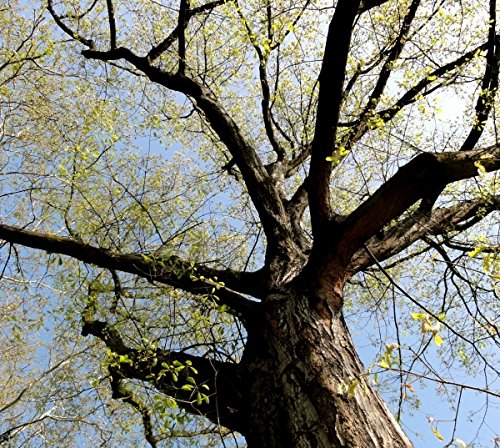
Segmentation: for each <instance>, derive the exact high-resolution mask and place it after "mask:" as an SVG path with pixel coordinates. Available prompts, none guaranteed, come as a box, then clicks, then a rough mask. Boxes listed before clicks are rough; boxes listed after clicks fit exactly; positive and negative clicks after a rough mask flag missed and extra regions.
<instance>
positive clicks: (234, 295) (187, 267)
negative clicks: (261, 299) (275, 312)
mask: <svg viewBox="0 0 500 448" xmlns="http://www.w3.org/2000/svg"><path fill="white" fill-rule="evenodd" d="M0 239H3V240H5V241H8V242H9V243H12V244H21V245H23V246H27V247H31V248H34V249H41V250H44V251H47V252H52V253H57V254H61V255H68V256H70V257H72V258H75V259H77V260H80V261H83V262H84V263H90V264H94V265H96V266H99V267H102V268H106V269H110V270H116V271H122V272H128V273H130V274H135V275H137V276H139V277H142V278H146V279H148V280H149V281H152V282H158V283H163V284H166V285H170V286H173V287H174V288H179V289H182V290H184V291H187V292H190V293H192V294H196V295H212V294H214V295H216V296H217V297H218V298H219V300H220V304H221V305H222V304H225V305H227V306H228V307H229V308H230V310H233V311H234V312H236V314H238V315H239V316H241V317H242V319H243V320H245V319H246V318H251V317H252V315H253V313H254V312H255V309H256V306H257V304H256V303H255V302H252V301H251V300H249V299H247V298H246V297H244V296H242V295H241V294H239V293H238V292H236V291H234V290H233V289H231V288H238V289H239V290H240V289H241V290H242V291H243V292H244V293H247V294H252V293H255V295H258V294H257V293H258V292H259V291H258V288H259V286H258V284H259V281H258V280H257V279H256V274H252V273H240V272H236V271H231V270H218V269H212V268H209V267H207V266H204V265H202V264H199V263H191V262H188V261H183V260H181V259H179V258H177V257H175V256H170V257H153V256H146V255H142V254H120V253H117V252H112V251H110V250H107V249H101V248H98V247H95V246H90V245H89V244H85V243H81V242H79V241H75V240H73V239H70V238H63V237H59V236H53V235H48V234H43V233H38V232H32V231H29V230H24V229H20V228H18V227H12V226H8V225H3V224H0ZM221 282H223V283H224V285H225V286H222V284H221ZM214 288H216V291H215V292H213V293H212V290H213V289H214Z"/></svg>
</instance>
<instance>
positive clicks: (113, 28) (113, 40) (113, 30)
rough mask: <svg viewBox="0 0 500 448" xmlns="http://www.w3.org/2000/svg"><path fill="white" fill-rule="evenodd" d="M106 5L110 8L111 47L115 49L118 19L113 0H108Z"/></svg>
mask: <svg viewBox="0 0 500 448" xmlns="http://www.w3.org/2000/svg"><path fill="white" fill-rule="evenodd" d="M106 5H107V8H108V22H109V39H110V48H111V49H112V50H114V49H115V48H116V21H115V8H114V5H113V0H106Z"/></svg>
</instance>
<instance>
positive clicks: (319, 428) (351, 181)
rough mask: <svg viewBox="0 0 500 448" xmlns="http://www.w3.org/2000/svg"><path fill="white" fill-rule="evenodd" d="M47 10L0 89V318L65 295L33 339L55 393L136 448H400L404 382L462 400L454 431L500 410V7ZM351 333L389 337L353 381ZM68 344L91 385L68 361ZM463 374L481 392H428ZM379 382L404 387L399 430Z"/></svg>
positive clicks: (354, 0)
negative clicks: (478, 409)
mask: <svg viewBox="0 0 500 448" xmlns="http://www.w3.org/2000/svg"><path fill="white" fill-rule="evenodd" d="M6 5H7V4H6ZM7 6H10V7H12V5H7ZM5 7H6V6H5ZM16 7H17V8H21V9H22V5H17V6H16ZM47 11H48V13H49V15H50V17H51V22H50V26H49V27H48V28H44V31H43V33H41V34H40V35H39V34H37V33H35V32H34V31H33V30H35V29H37V27H38V23H39V21H36V20H35V21H34V22H33V26H32V27H31V34H29V32H28V31H23V33H25V34H24V36H23V35H22V33H21V39H20V42H21V43H20V44H17V49H16V50H15V51H10V52H9V51H5V52H4V60H5V62H4V63H3V65H2V66H1V68H2V73H3V74H5V78H4V79H5V81H4V83H3V85H5V86H6V87H5V92H6V93H7V92H8V93H9V95H11V96H9V102H8V103H6V104H7V106H5V107H6V108H8V109H9V110H11V111H17V110H19V113H17V112H16V113H14V112H13V113H12V114H10V115H4V117H5V119H4V129H5V132H4V134H3V135H2V146H3V148H5V154H6V156H5V157H4V160H2V163H3V165H4V167H6V169H5V172H6V173H7V174H6V175H7V176H8V182H9V183H5V184H4V189H5V193H3V196H4V197H5V198H6V202H5V203H4V204H3V205H2V208H3V211H2V213H3V216H4V217H3V218H2V221H3V223H2V224H1V225H0V238H1V239H2V240H3V241H4V245H3V255H2V261H3V262H4V269H3V278H4V283H5V284H6V286H5V288H6V291H9V292H8V294H6V297H7V298H8V299H7V305H6V306H9V307H11V308H15V307H16V303H17V302H16V301H15V297H16V289H13V287H12V285H13V284H15V283H13V282H15V281H17V284H18V285H22V286H17V288H19V290H20V291H25V292H24V295H25V296H29V294H30V293H31V292H32V290H33V287H35V290H36V291H37V292H39V291H40V290H42V289H44V288H45V287H47V289H50V290H51V291H54V290H56V291H57V293H54V292H49V293H48V296H49V297H51V298H50V300H48V302H46V303H49V304H50V308H51V309H54V310H55V311H54V314H55V315H57V316H59V317H58V319H59V320H56V322H59V323H60V324H58V325H61V327H57V328H56V329H54V328H48V330H49V331H56V332H57V331H59V332H60V333H59V334H61V335H62V334H64V336H65V338H66V339H64V340H65V341H67V340H68V339H67V338H68V335H69V337H70V338H72V339H70V340H73V341H75V342H74V346H73V347H72V348H70V347H66V346H65V345H64V344H53V345H51V346H50V348H51V350H54V349H55V348H61V350H62V353H64V356H65V358H64V360H62V361H59V363H61V365H62V364H65V365H67V364H69V365H70V366H71V370H67V371H65V372H66V373H65V376H64V375H62V376H64V378H65V379H64V380H61V383H62V384H64V385H65V384H66V382H67V381H68V380H69V379H71V378H72V377H73V376H74V375H83V377H84V378H86V379H90V378H93V380H94V382H93V384H92V385H93V386H94V387H95V388H96V390H101V391H104V389H107V388H108V387H109V390H110V391H111V393H112V396H113V398H116V399H119V400H121V401H123V402H124V403H126V404H127V405H129V406H130V407H131V408H132V409H134V410H135V411H136V415H139V416H140V420H141V422H142V425H143V429H144V437H145V439H146V440H147V441H148V443H149V444H150V445H151V446H157V445H159V444H160V443H161V442H162V440H165V438H166V437H168V436H176V435H177V436H183V435H185V434H186V433H187V432H189V431H191V433H192V434H210V433H211V432H213V431H215V432H216V433H218V434H220V435H221V436H222V435H224V434H226V433H227V432H228V431H236V432H238V433H240V434H242V435H243V436H244V438H245V439H246V442H247V444H248V446H250V447H253V446H258V447H261V446H262V447H264V446H265V447H282V446H297V447H302V446H304V447H305V446H320V447H341V446H356V447H373V446H384V447H409V446H412V444H411V442H410V440H409V439H408V437H407V436H406V435H405V433H404V432H403V430H402V429H401V427H400V425H399V423H398V420H399V418H401V416H402V410H403V408H404V406H405V405H406V403H409V402H410V403H411V390H412V389H413V388H414V386H413V384H414V383H415V381H417V380H425V379H429V380H431V381H436V382H438V383H439V384H440V385H441V387H443V388H444V389H446V388H447V387H450V388H451V389H453V390H456V391H457V392H456V393H457V396H458V397H459V398H458V403H457V406H458V407H460V397H461V395H462V392H463V391H464V390H468V389H472V390H480V391H482V392H483V393H484V394H486V396H487V397H488V400H493V399H494V398H498V396H499V394H498V393H495V392H494V391H492V390H491V388H490V386H489V385H490V382H491V381H493V378H494V376H495V375H497V374H498V370H497V369H496V367H495V364H494V360H493V357H494V355H495V351H494V350H495V347H497V346H498V336H499V334H498V321H497V320H496V319H497V317H495V313H497V312H498V296H497V289H498V287H497V286H495V282H496V281H498V279H499V277H498V275H499V274H498V265H499V264H498V240H497V239H495V233H497V232H498V225H497V224H495V221H494V220H493V219H492V213H493V212H495V211H497V210H498V209H499V206H500V197H499V196H498V194H497V190H498V175H497V171H498V170H499V169H500V146H499V144H498V134H497V120H498V116H497V114H498V112H497V109H496V103H495V101H496V92H497V89H498V72H499V68H500V67H499V61H500V40H499V39H500V36H499V35H498V34H497V31H496V27H497V23H496V2H495V1H494V0H490V1H489V2H488V3H487V4H485V3H484V2H478V1H476V0H468V1H466V0H463V1H461V2H458V3H457V2H451V1H446V0H442V1H440V2H437V1H431V0H411V1H410V0H408V1H404V0H402V1H397V2H396V1H393V0H364V1H361V0H338V1H337V2H336V3H334V5H333V6H332V5H330V4H327V3H325V4H323V3H322V2H312V1H310V0H305V1H302V2H299V3H296V2H291V3H289V2H281V1H280V2H271V1H268V0H267V1H262V2H242V1H241V2H239V1H229V0H215V1H209V2H206V3H198V2H190V1H188V0H181V1H180V3H179V4H175V5H171V4H167V3H163V2H149V1H146V0H144V1H134V2H127V1H123V2H113V1H112V0H107V1H106V2H104V1H103V2H100V1H93V2H72V1H70V2H60V3H59V2H54V1H52V0H49V1H48V5H47ZM19 14H21V13H19ZM40 14H42V13H40ZM21 16H22V14H21ZM35 17H36V16H35ZM40 17H41V16H40ZM10 23H16V20H14V19H13V20H12V22H10ZM40 23H41V21H40ZM44 26H46V24H44ZM27 29H28V30H29V29H30V28H29V27H28V28H27ZM431 30H432V33H431V34H430V35H429V33H430V32H431ZM26 33H28V34H26ZM68 37H69V40H68ZM38 41H39V42H43V45H42V46H44V47H45V49H44V50H43V51H42V52H41V53H40V54H38V53H37V56H36V57H32V56H30V53H29V52H21V50H22V49H23V47H24V46H26V45H27V43H29V42H38ZM14 45H16V44H14ZM30 49H31V47H30ZM79 52H81V56H80V55H79ZM21 53H22V54H21ZM39 59H40V60H39ZM24 66H25V67H26V71H25V72H23V75H22V76H21V75H20V72H19V71H18V68H20V67H24ZM10 70H13V71H10ZM37 73H38V74H39V76H38V78H36V79H37V84H36V85H33V84H32V82H31V81H32V79H35V78H33V77H34V76H36V74H37ZM2 76H3V75H2ZM9 86H13V87H15V88H16V89H15V90H14V89H12V90H11V89H9ZM20 87H22V91H21V90H20ZM439 94H441V95H445V96H446V97H447V98H448V101H453V103H454V104H456V105H457V108H458V107H459V106H458V104H463V106H460V107H463V110H460V111H459V114H457V118H458V119H459V121H458V123H456V124H454V122H453V120H454V117H452V111H450V110H447V111H445V114H444V117H443V118H440V117H439V97H438V95H439ZM461 97H463V100H462V98H461ZM19 98H21V99H22V101H21V100H19ZM450 98H451V100H450ZM460 101H462V102H461V103H459V102H460ZM14 104H16V105H17V104H19V105H20V106H19V109H16V108H14V107H13V105H14ZM2 107H4V106H2ZM41 111H42V112H43V113H41ZM148 145H149V148H148V149H146V146H148ZM159 145H162V146H166V147H169V148H170V151H169V152H161V153H159V152H160V150H159V149H158V146H159ZM137 147H140V148H142V149H136V148H137ZM173 150H178V154H177V155H173V152H174V151H173ZM165 154H166V155H165ZM6 179H7V178H6ZM28 248H30V249H36V250H37V251H35V252H32V251H30V250H28ZM33 254H36V255H33ZM405 272H411V273H412V276H418V274H419V273H420V274H421V275H423V277H421V278H420V279H419V280H416V279H415V278H408V277H407V276H406V275H405ZM427 275H429V277H427ZM16 279H17V280H16ZM41 279H43V285H44V286H43V287H42V286H41V285H42V280H41ZM429 287H430V288H433V289H432V290H431V289H428V288H429ZM19 294H21V296H22V297H24V295H23V293H22V292H19ZM40 294H41V295H42V296H43V294H42V293H41V292H40ZM370 295H371V297H370ZM373 297H375V299H374V298H373ZM26 300H28V299H26ZM30 300H31V299H30ZM39 303H41V302H39ZM47 306H49V305H47ZM9 309H10V308H9ZM367 310H368V311H370V310H375V311H374V312H375V313H381V314H382V315H384V314H386V313H388V312H390V314H391V324H390V325H391V326H392V330H390V331H389V333H388V334H387V336H386V337H384V336H382V337H381V342H382V344H384V345H383V347H384V348H383V349H382V350H381V352H380V355H379V357H378V359H377V362H376V363H374V364H373V365H372V366H370V368H369V369H368V371H367V370H365V368H364V367H363V365H362V363H361V360H360V358H359V355H358V354H357V352H356V349H355V346H354V344H353V341H352V339H351V336H350V334H349V331H348V329H347V325H346V322H345V319H344V314H345V313H346V311H347V312H350V313H353V314H354V315H356V313H359V314H357V315H358V316H359V315H360V313H362V312H366V311H367ZM43 311H44V308H42V312H41V314H39V315H38V317H37V319H38V320H36V322H38V323H40V325H42V323H43V322H44V318H45V317H44V315H43ZM8 313H10V311H6V313H5V316H7V315H8ZM32 313H35V311H34V310H33V309H29V308H28V311H26V312H25V314H24V315H21V316H19V317H18V318H16V319H20V320H21V321H22V322H23V319H24V321H26V320H29V319H31V321H33V322H34V321H35V320H33V319H34V318H33V315H32ZM496 315H498V313H497V314H496ZM0 317H2V318H3V314H2V315H0ZM79 319H81V322H80V321H79ZM63 322H66V323H64V324H63ZM8 325H11V323H8ZM371 325H372V327H374V326H375V325H377V323H376V322H373V321H372V323H371ZM352 326H354V327H355V321H354V320H353V323H352ZM9 328H10V327H9ZM12 328H15V325H14V326H13V327H12ZM80 330H81V334H82V336H84V337H85V339H84V341H86V342H83V341H82V339H81V338H78V336H77V332H78V331H80ZM10 331H14V330H13V329H11V330H10ZM17 331H18V333H19V330H17ZM61 331H64V333H62V332H61ZM405 332H409V334H410V335H411V336H406V335H405ZM12 334H13V333H10V335H12ZM89 336H92V338H89ZM61 340H63V339H59V341H61ZM18 341H19V343H21V342H22V338H20V339H18ZM89 341H91V342H89ZM95 341H98V342H99V344H95ZM85 343H86V344H91V345H87V346H86V347H87V348H86V349H85V350H81V351H82V352H83V356H87V357H86V358H85V357H80V358H78V359H80V360H83V359H86V360H88V362H89V363H92V362H94V363H93V364H90V365H91V366H92V367H88V368H87V367H86V366H85V365H84V364H81V365H77V364H78V363H76V362H75V363H73V362H72V361H71V360H72V359H73V357H76V356H77V355H76V352H75V349H74V347H79V349H81V347H83V346H85V345H84V344H85ZM66 344H68V342H66ZM81 344H83V345H81ZM68 345H69V346H72V343H69V344H68ZM434 347H440V349H439V350H438V352H437V353H436V354H434V355H432V356H431V355H428V353H430V352H431V350H433V348H434ZM99 353H100V354H101V355H99ZM80 355H81V353H80V352H78V356H80ZM16 356H19V357H22V356H27V355H23V354H22V353H20V354H17V355H16ZM428 356H430V357H431V359H430V360H429V359H428ZM16 359H17V358H16ZM80 362H82V361H80ZM460 364H461V365H462V367H463V366H465V367H466V368H468V369H471V372H472V373H473V370H472V367H473V366H474V365H475V366H476V367H478V368H481V369H482V370H483V372H484V375H485V378H486V379H485V385H483V386H478V385H475V384H472V383H471V384H467V383H463V382H459V381H455V380H453V378H452V377H451V376H450V377H447V376H446V375H444V374H442V371H441V370H440V369H444V368H450V369H451V368H452V367H453V368H455V369H460V368H461V367H460ZM59 367H60V364H56V367H54V366H47V368H46V370H45V371H44V372H42V373H40V374H39V378H45V376H47V375H49V374H51V373H52V372H53V371H54V370H57V368H59ZM381 370H385V371H386V372H387V376H386V377H387V378H396V381H397V383H399V385H398V386H397V388H396V391H395V394H396V397H397V401H398V405H397V406H396V409H397V411H396V412H397V417H398V418H395V417H394V416H393V415H392V414H391V412H390V411H389V410H388V408H387V406H386V405H385V404H384V402H383V401H382V400H381V399H380V398H379V396H378V395H377V388H378V389H380V391H382V392H383V391H384V389H383V384H378V383H379V381H378V379H377V376H378V374H380V375H383V373H382V372H378V371H381ZM28 372H30V373H32V372H31V370H30V369H28ZM377 372H378V373H377ZM391 373H392V374H393V375H394V376H392V377H391ZM56 380H57V379H56ZM36 383H37V384H38V382H36ZM33 384H35V383H34V382H33V381H31V382H29V387H30V388H32V387H33ZM108 384H109V386H108ZM27 387H28V386H27ZM37 387H38V386H37ZM64 387H66V386H64ZM71 387H74V388H75V389H74V390H77V391H81V388H80V389H79V387H80V386H75V385H73V386H71ZM71 387H68V391H67V392H65V394H66V395H65V397H67V398H65V400H66V399H67V400H70V398H69V397H71V393H70V390H71ZM25 389H26V388H25ZM25 389H23V390H25ZM62 389H64V388H62ZM37 392H38V393H40V391H37ZM19 393H20V392H19ZM33 393H34V392H33ZM102 393H105V392H102ZM22 394H24V392H22V393H21V395H22ZM79 394H81V392H78V393H76V392H75V393H74V394H73V395H79ZM49 395H50V394H49V392H47V394H46V395H45V399H46V400H48V398H47V397H48V396H49ZM17 396H19V394H18V395H17ZM94 398H96V397H91V398H90V399H86V401H85V403H86V404H87V405H88V404H89V403H90V405H91V404H92V400H93V399H94ZM96 399H97V398H96ZM98 399H99V400H101V398H100V397H99V398H98ZM18 401H19V400H16V399H14V400H10V401H8V402H7V403H6V404H5V405H3V407H0V412H4V411H9V412H10V410H12V409H13V407H14V405H16V404H17V402H18ZM35 401H36V400H35ZM104 401H105V400H104ZM70 402H71V401H68V403H70ZM71 403H72V402H71ZM0 404H1V403H0ZM73 406H74V405H73ZM61 407H63V406H61ZM99 408H100V407H99V406H98V407H97V408H95V409H99ZM71 409H72V412H76V411H75V410H74V408H71ZM120 409H122V408H120ZM12 412H13V413H12V414H9V415H8V419H7V420H6V421H8V422H14V421H16V419H17V418H19V414H16V412H14V411H12ZM96 412H97V411H96ZM118 413H119V412H118ZM41 415H44V418H43V419H40V418H33V419H32V420H31V422H30V423H9V424H10V425H11V426H10V427H9V428H7V429H6V430H4V432H3V434H2V436H3V440H4V441H8V440H13V438H14V437H17V436H18V433H20V432H22V431H20V430H21V429H24V428H27V427H28V426H33V427H34V426H36V424H38V423H39V422H40V421H41V420H46V417H47V416H46V415H45V414H41ZM47 415H49V416H50V414H47ZM72 415H73V414H72ZM74 415H76V414H74ZM90 415H91V413H90V412H88V413H84V412H82V413H81V414H80V415H79V416H78V418H76V417H72V418H71V419H70V418H67V417H64V416H62V415H59V416H58V417H57V418H54V420H55V421H56V422H58V423H60V422H69V421H71V422H75V421H78V425H79V426H78V427H79V428H81V427H84V426H85V425H87V424H88V425H89V426H92V424H89V423H86V421H85V419H86V418H87V417H88V418H90ZM456 415H458V411H457V414H456ZM189 416H194V417H193V418H194V419H189ZM199 417H203V419H200V418H199ZM106 418H107V417H106ZM129 418H130V417H129V416H128V415H126V416H123V415H122V416H120V415H118V419H119V421H120V424H122V425H125V424H126V423H124V422H125V421H127V419H129ZM207 421H208V422H209V424H208V425H207V424H206V422H207ZM71 422H70V423H71ZM131 422H132V423H130V425H129V428H128V429H129V431H130V433H134V434H137V424H138V422H137V420H131ZM186 422H187V423H186ZM183 423H186V424H185V425H184V427H182V429H181V430H179V429H178V428H179V425H182V424H183ZM96 428H100V426H99V425H98V424H97V423H96ZM225 428H227V429H225ZM432 430H433V432H434V433H435V435H436V437H438V438H439V439H442V435H441V433H440V431H439V429H438V428H437V427H435V426H433V427H432ZM101 434H104V430H102V432H101ZM455 436H456V428H455V429H453V431H452V432H451V436H450V437H451V439H450V444H451V443H456V444H459V443H460V441H457V440H458V439H457V440H455V441H454V438H455ZM101 437H102V439H103V440H108V443H110V444H111V443H118V442H117V441H112V439H106V437H107V436H105V435H102V436H101ZM207 437H208V436H207ZM33 440H34V439H33ZM205 440H208V439H205ZM34 443H35V442H34ZM103 443H106V442H103ZM209 443H212V442H206V445H207V446H208V444H209ZM214 443H216V441H215V442H214Z"/></svg>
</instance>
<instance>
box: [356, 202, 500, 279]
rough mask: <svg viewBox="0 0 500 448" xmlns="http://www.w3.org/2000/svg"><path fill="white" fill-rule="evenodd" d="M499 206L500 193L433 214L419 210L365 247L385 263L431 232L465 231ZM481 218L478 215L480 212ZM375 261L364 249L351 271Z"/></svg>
mask: <svg viewBox="0 0 500 448" xmlns="http://www.w3.org/2000/svg"><path fill="white" fill-rule="evenodd" d="M499 209H500V196H496V197H492V198H481V199H477V200H471V201H465V202H461V203H459V204H457V205H454V206H452V207H446V208H437V209H435V210H432V212H431V213H430V215H429V214H428V213H427V214H420V213H419V212H418V211H417V212H415V213H413V214H411V215H410V216H408V217H407V218H405V219H404V220H403V221H402V222H400V223H398V224H395V225H394V226H393V227H392V228H391V229H389V230H387V231H385V232H383V235H381V237H379V236H374V237H372V238H371V239H370V240H368V242H367V244H366V246H367V247H368V249H369V251H370V252H371V253H372V254H373V256H375V258H376V259H377V260H378V261H379V262H382V261H384V260H387V259H388V258H390V257H392V256H394V255H397V254H398V253H400V252H402V251H403V250H405V249H406V248H408V247H409V246H411V245H412V244H413V243H415V242H416V241H418V240H422V239H423V238H425V237H426V236H429V235H446V234H447V233H448V232H450V231H451V232H453V231H455V230H459V229H460V230H465V229H466V228H470V227H471V226H472V225H474V224H475V223H477V221H478V220H481V219H484V217H485V216H486V215H488V214H489V213H491V212H493V211H494V210H499ZM479 214H480V217H479V218H478V215H479ZM373 263H374V261H373V257H372V256H371V255H370V254H369V253H368V252H367V251H366V250H365V249H361V250H360V251H359V253H358V254H357V255H356V256H355V257H354V258H353V260H352V261H351V263H350V265H349V270H351V271H352V272H353V273H354V272H359V271H361V270H364V269H366V268H367V267H368V266H371V265H372V264H373Z"/></svg>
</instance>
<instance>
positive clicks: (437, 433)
mask: <svg viewBox="0 0 500 448" xmlns="http://www.w3.org/2000/svg"><path fill="white" fill-rule="evenodd" d="M431 431H432V433H433V434H434V435H435V436H436V438H437V439H438V440H440V441H441V442H442V441H443V440H444V437H443V436H442V435H441V433H440V432H439V431H438V429H437V428H431Z"/></svg>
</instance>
